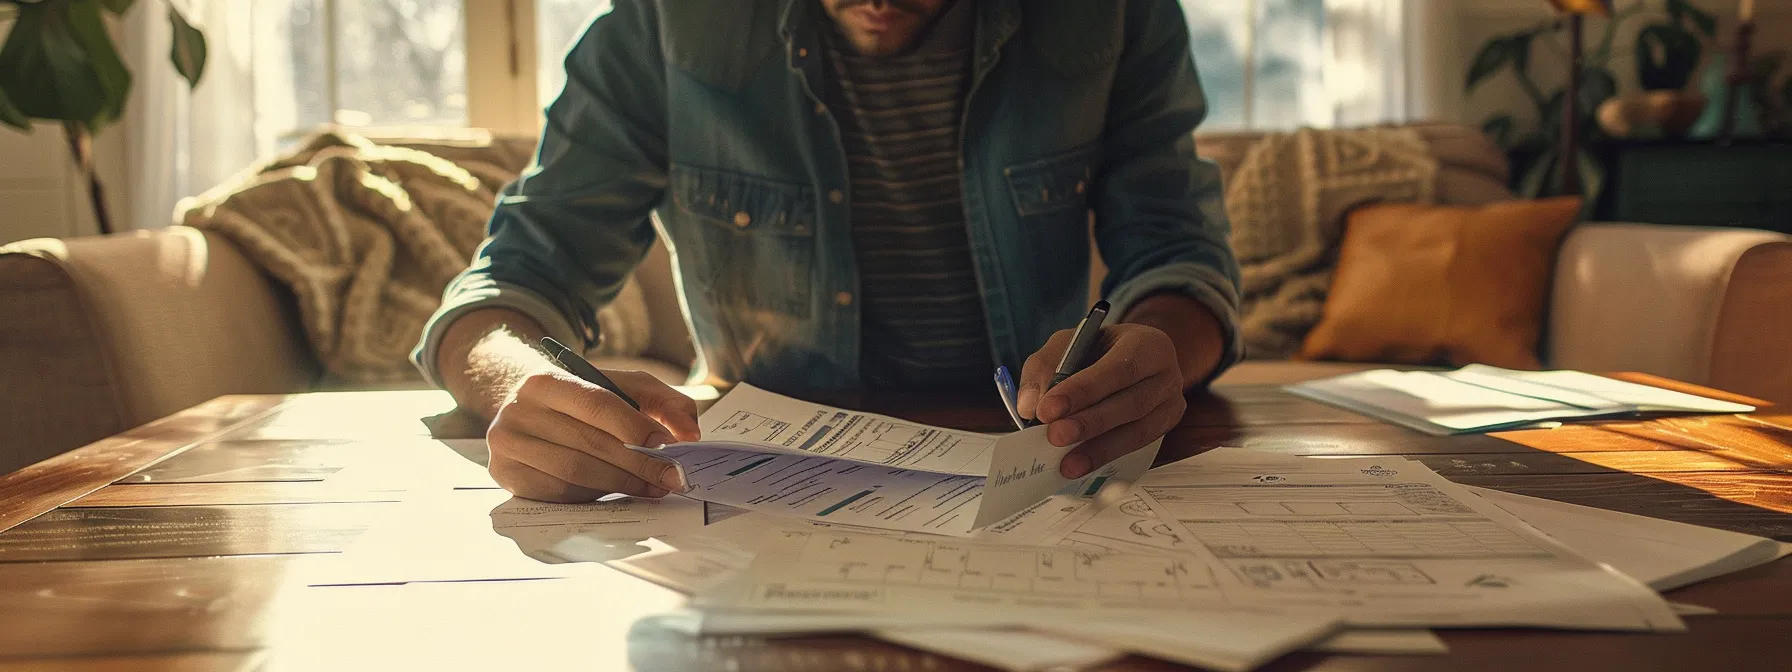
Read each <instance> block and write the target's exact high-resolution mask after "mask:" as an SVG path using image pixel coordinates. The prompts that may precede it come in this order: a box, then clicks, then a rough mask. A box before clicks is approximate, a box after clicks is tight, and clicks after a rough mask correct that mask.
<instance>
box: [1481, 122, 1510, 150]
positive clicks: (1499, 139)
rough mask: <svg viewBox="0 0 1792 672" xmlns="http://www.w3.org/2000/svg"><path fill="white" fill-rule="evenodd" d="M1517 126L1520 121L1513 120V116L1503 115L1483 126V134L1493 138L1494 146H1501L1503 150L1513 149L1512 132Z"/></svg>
mask: <svg viewBox="0 0 1792 672" xmlns="http://www.w3.org/2000/svg"><path fill="white" fill-rule="evenodd" d="M1517 125H1518V121H1517V120H1516V119H1513V118H1512V115H1510V114H1501V115H1497V116H1495V117H1493V118H1492V119H1488V120H1487V121H1486V123H1483V124H1481V132H1482V133H1486V134H1487V135H1488V136H1489V137H1491V138H1493V142H1494V144H1497V145H1499V146H1500V148H1501V149H1510V148H1511V147H1512V130H1513V129H1514V128H1515V127H1516V126H1517Z"/></svg>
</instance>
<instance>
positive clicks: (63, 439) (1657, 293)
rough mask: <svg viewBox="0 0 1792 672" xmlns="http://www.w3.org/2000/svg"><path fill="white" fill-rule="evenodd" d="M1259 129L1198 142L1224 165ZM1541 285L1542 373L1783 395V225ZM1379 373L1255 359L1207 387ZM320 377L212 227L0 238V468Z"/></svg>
mask: <svg viewBox="0 0 1792 672" xmlns="http://www.w3.org/2000/svg"><path fill="white" fill-rule="evenodd" d="M1414 128H1415V129H1417V130H1418V132H1419V133H1420V134H1421V136H1422V137H1423V138H1424V139H1425V141H1426V142H1427V144H1428V145H1429V146H1430V148H1431V150H1432V151H1433V153H1434V154H1435V155H1436V156H1437V157H1438V158H1439V161H1440V164H1441V167H1442V170H1441V172H1440V175H1439V183H1438V198H1439V200H1440V201H1442V202H1445V203H1460V204H1475V203H1484V202H1488V201H1492V200H1498V199H1504V198H1511V197H1512V196H1511V194H1510V192H1508V191H1507V190H1506V188H1505V186H1504V185H1505V184H1506V177H1507V173H1506V171H1507V168H1506V164H1505V160H1504V157H1503V155H1502V154H1501V153H1500V151H1499V150H1498V149H1497V148H1496V147H1494V146H1493V145H1492V144H1491V143H1489V142H1488V141H1487V140H1486V138H1485V137H1484V136H1482V135H1481V134H1480V133H1479V132H1478V131H1475V130H1473V129H1469V128H1465V127H1461V126H1454V125H1442V124H1431V125H1420V126H1415V127H1414ZM1256 137H1257V136H1255V135H1253V134H1203V135H1200V136H1198V140H1199V144H1200V146H1201V150H1202V153H1203V154H1204V155H1206V156H1208V157H1210V158H1213V159H1214V160H1215V161H1217V162H1218V163H1219V164H1220V165H1221V166H1222V168H1223V169H1224V170H1225V171H1226V172H1227V173H1228V174H1230V171H1231V170H1232V169H1234V168H1236V167H1237V165H1238V164H1239V162H1240V161H1241V160H1242V159H1243V157H1244V154H1245V150H1246V148H1248V147H1249V145H1250V144H1251V143H1252V142H1253V141H1254V140H1255V139H1256ZM502 141H503V142H512V143H527V142H530V141H529V140H527V139H521V138H512V139H506V140H502ZM0 216H5V215H4V214H0ZM1092 273H1093V274H1094V275H1095V276H1096V279H1099V277H1100V276H1101V274H1102V273H1104V269H1102V268H1100V267H1097V268H1095V269H1092ZM636 279H637V281H638V282H639V283H640V285H641V287H642V290H643V292H644V293H645V295H646V299H647V304H648V318H649V322H650V323H651V330H652V334H653V337H652V339H651V342H652V345H651V346H650V347H649V348H648V349H647V351H646V352H645V353H643V354H642V356H640V357H635V358H630V359H625V360H620V361H610V362H602V364H603V365H605V366H614V367H623V368H634V369H640V370H645V371H650V372H652V373H654V374H655V375H657V376H659V377H661V378H662V379H666V380H668V381H679V382H682V379H683V377H684V374H685V372H686V371H687V370H688V367H689V365H690V362H691V359H692V348H691V344H690V341H689V337H688V335H687V333H686V331H685V325H684V320H683V317H682V316H681V314H680V312H679V308H678V299H677V295H676V293H675V288H674V285H673V282H672V278H671V273H670V267H669V255H668V254H667V251H666V250H665V249H664V248H663V246H657V247H656V248H655V249H654V251H653V252H652V253H651V254H650V255H649V257H648V259H647V261H646V263H645V264H644V265H643V266H642V267H641V269H640V270H639V271H637V278H636ZM1552 291H1553V296H1552V300H1551V302H1550V308H1549V314H1548V316H1547V318H1546V319H1547V327H1546V334H1545V339H1546V342H1545V354H1546V358H1545V361H1546V362H1547V364H1549V365H1550V366H1553V367H1561V368H1574V369H1582V370H1592V371H1613V370H1627V371H1642V372H1647V373H1653V374H1657V375H1661V376H1666V377H1670V378H1675V379H1679V380H1683V381H1687V382H1692V383H1699V384H1706V385H1710V386H1714V387H1718V388H1724V389H1728V390H1731V391H1734V392H1738V393H1742V394H1746V395H1750V396H1754V397H1758V398H1763V399H1770V400H1780V401H1785V402H1792V348H1788V347H1787V345H1786V344H1787V342H1788V341H1787V340H1786V339H1787V336H1786V335H1787V334H1792V237H1788V236H1785V235H1780V234H1774V233H1768V232H1762V231H1752V230H1740V229H1722V228H1690V227H1679V226H1652V225H1648V224H1626V223H1593V224H1586V225H1582V226H1581V227H1579V228H1578V229H1576V230H1575V231H1574V232H1573V233H1571V234H1570V235H1569V236H1568V237H1567V239H1566V240H1565V241H1564V243H1563V245H1562V247H1561V251H1560V254H1559V260H1558V263H1557V268H1556V273H1555V282H1554V287H1553V290H1552ZM1371 366H1375V365H1373V364H1360V363H1332V362H1271V361H1249V362H1246V363H1244V364H1242V365H1240V366H1238V367H1236V368H1234V369H1232V370H1231V371H1230V372H1228V373H1227V374H1226V375H1225V376H1223V377H1222V378H1220V380H1219V381H1218V384H1221V385H1226V384H1284V383H1290V382H1296V381H1300V380H1306V379H1310V378H1315V377H1321V376H1327V375H1334V374H1337V373H1343V372H1348V371H1353V370H1360V369H1363V368H1367V367H1371ZM320 385H327V383H323V382H321V381H320V373H319V367H318V365H317V363H316V362H315V361H314V360H313V359H312V358H311V357H310V355H309V353H308V350H307V348H306V346H305V344H304V343H303V342H302V336H301V331H300V329H299V327H298V320H297V316H296V313H295V311H294V308H293V306H292V305H291V298H290V296H289V295H288V294H287V292H285V291H284V290H283V289H282V288H281V287H279V286H277V285H276V284H275V283H274V282H273V281H272V280H271V279H270V278H269V277H267V276H266V275H264V274H262V273H261V272H259V271H258V270H257V269H256V268H255V267H253V266H252V265H251V264H250V263H249V261H248V260H247V259H246V258H245V257H244V256H243V254H242V253H241V252H240V251H238V250H237V249H236V248H235V247H234V246H233V245H232V244H231V243H229V242H227V241H225V240H223V239H221V238H218V237H216V236H213V235H208V234H204V233H201V232H199V231H197V230H194V229H189V228H184V227H171V228H168V229H162V230H155V231H136V232H131V233H125V234H118V235H113V236H107V237H89V238H74V239H64V240H56V239H39V240H30V241H23V242H19V243H15V244H12V245H9V246H5V247H0V473H5V472H7V471H11V470H13V469H17V468H18V467H21V466H24V465H27V464H31V463H33V462H36V461H39V460H42V459H44V458H47V457H50V456H52V455H55V454H58V453H61V452H63V451H66V450H69V449H71V448H75V447H78V446H80V445H83V444H86V443H88V442H91V441H94V440H97V439H100V438H103V437H106V436H109V435H112V434H115V433H118V432H121V431H123V430H125V429H129V428H131V427H134V426H136V425H139V424H142V423H145V422H148V421H151V420H154V419H156V418H159V417H162V416H165V415H168V414H170V413H174V412H176V411H180V410H182V409H184V408H187V407H189V406H192V405H194V404H197V403H199V402H201V401H205V400H207V399H210V398H212V397H216V396H219V395H223V394H232V393H290V392H299V391H305V390H312V389H318V388H319V386H320Z"/></svg>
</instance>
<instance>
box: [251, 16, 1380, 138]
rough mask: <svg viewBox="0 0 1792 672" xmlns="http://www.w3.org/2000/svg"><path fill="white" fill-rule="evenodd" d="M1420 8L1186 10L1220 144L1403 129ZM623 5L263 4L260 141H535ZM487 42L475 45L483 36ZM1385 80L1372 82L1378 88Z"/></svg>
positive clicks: (258, 55)
mask: <svg viewBox="0 0 1792 672" xmlns="http://www.w3.org/2000/svg"><path fill="white" fill-rule="evenodd" d="M1404 2H1405V0H1225V1H1213V0H1182V3H1183V8H1184V11H1185V13H1186V14H1187V17H1188V24H1189V32H1190V36H1191V38H1192V41H1193V50H1194V53H1195V59H1196V62H1197V64H1198V66H1199V67H1200V70H1201V77H1202V84H1203V86H1204V88H1205V89H1206V91H1207V94H1208V104H1209V106H1210V113H1209V116H1208V121H1207V124H1206V126H1205V128H1207V129H1211V130H1227V129H1288V128H1294V127H1297V126H1303V125H1305V126H1332V125H1339V124H1362V123H1374V122H1380V121H1388V120H1392V119H1394V118H1397V117H1399V116H1402V115H1401V114H1400V112H1401V111H1400V110H1397V109H1394V108H1395V107H1396V106H1397V105H1398V104H1399V93H1400V88H1401V86H1400V84H1399V82H1398V77H1399V73H1400V71H1401V70H1402V68H1401V67H1400V60H1399V56H1398V51H1399V49H1400V28H1399V27H1400V25H1401V23H1400V20H1399V17H1400V16H1401V14H1402V12H1403V10H1402V7H1403V6H1404ZM609 5H610V0H257V2H255V3H254V9H253V12H254V17H253V21H254V24H255V27H256V28H255V40H254V46H253V51H254V53H253V57H254V60H255V65H254V68H255V106H256V118H257V124H256V126H257V128H256V130H257V136H258V137H259V138H262V139H263V141H264V147H263V149H264V150H265V149H266V148H267V143H278V142H281V141H283V140H290V139H292V138H295V137H298V136H299V135H301V134H302V133H304V132H305V130H306V129H309V128H312V127H314V126H316V125H318V124H322V123H326V122H335V123H339V124H343V125H346V126H381V127H390V126H420V125H422V126H429V125H449V126H461V125H468V124H471V125H474V126H482V127H487V128H494V129H497V130H502V131H509V132H521V133H532V132H535V130H536V129H537V127H538V125H539V120H540V117H539V114H540V110H541V108H542V107H543V106H545V105H546V104H547V103H548V102H550V101H551V100H552V99H553V97H554V96H556V95H558V94H559V92H560V89H561V87H562V86H563V85H564V83H565V73H564V72H563V70H562V62H563V59H564V55H565V52H566V50H567V49H568V48H569V47H570V46H571V45H572V43H573V42H574V41H575V40H577V39H578V37H579V36H580V35H582V34H583V33H584V30H585V28H586V27H587V26H588V25H589V24H590V20H591V18H592V17H594V16H596V15H598V14H599V13H601V12H603V11H607V10H608V9H609ZM469 26H472V27H473V30H471V31H469V30H468V27H469ZM1371 74H1372V75H1373V76H1371Z"/></svg>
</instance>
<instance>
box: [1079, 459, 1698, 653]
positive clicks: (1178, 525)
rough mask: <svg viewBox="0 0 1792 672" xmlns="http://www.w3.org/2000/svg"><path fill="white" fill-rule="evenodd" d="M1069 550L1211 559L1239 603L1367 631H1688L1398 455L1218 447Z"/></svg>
mask: <svg viewBox="0 0 1792 672" xmlns="http://www.w3.org/2000/svg"><path fill="white" fill-rule="evenodd" d="M1135 497H1136V499H1134V500H1130V501H1128V502H1126V503H1123V504H1122V505H1120V506H1118V507H1114V508H1112V509H1109V510H1104V511H1102V512H1099V513H1097V514H1096V515H1095V516H1094V517H1092V518H1090V519H1089V521H1088V522H1086V523H1084V524H1082V525H1080V526H1079V527H1077V528H1076V529H1075V530H1073V531H1071V532H1070V533H1069V534H1066V535H1065V536H1064V538H1063V539H1062V540H1061V541H1060V543H1069V544H1071V545H1073V546H1081V547H1088V548H1108V547H1118V548H1138V547H1147V546H1155V547H1158V548H1161V549H1164V550H1168V551H1172V552H1177V553H1187V554H1192V555H1196V556H1198V557H1201V558H1203V559H1204V560H1205V561H1206V563H1207V564H1208V566H1210V567H1212V568H1213V571H1214V573H1215V575H1216V576H1218V577H1221V583H1222V585H1223V586H1225V592H1226V594H1227V598H1228V599H1229V600H1231V601H1232V602H1234V603H1237V604H1253V605H1283V606H1288V607H1300V606H1302V605H1320V606H1326V607H1338V606H1349V607H1350V614H1351V621H1350V622H1351V624H1352V625H1360V626H1381V627H1389V626H1504V625H1511V626H1538V627H1565V628H1596V629H1617V630H1664V631H1677V630H1681V629H1683V628H1684V626H1683V625H1682V624H1681V622H1680V620H1679V619H1678V618H1677V617H1675V616H1674V615H1673V613H1672V610H1671V609H1670V608H1669V607H1668V605H1667V603H1666V602H1665V601H1663V600H1662V599H1661V597H1660V596H1659V595H1657V594H1656V593H1655V592H1654V591H1653V590H1650V589H1649V588H1648V587H1647V586H1645V585H1643V584H1641V583H1639V582H1637V581H1636V580H1634V579H1632V578H1630V577H1628V576H1625V575H1623V574H1621V573H1619V572H1617V571H1616V570H1613V569H1612V568H1610V567H1608V566H1605V565H1603V564H1601V563H1599V562H1596V561H1594V560H1591V559H1588V558H1586V557H1585V556H1583V555H1581V554H1580V553H1577V552H1575V551H1574V550H1572V549H1570V548H1568V547H1566V546H1564V545H1562V544H1561V543H1560V542H1558V541H1556V540H1555V539H1553V538H1550V537H1549V536H1547V535H1544V534H1542V533H1539V532H1538V531H1537V530H1536V529H1534V528H1532V527H1531V526H1530V525H1528V524H1526V523H1524V522H1523V521H1522V520H1519V519H1518V518H1516V517H1514V516H1512V515H1511V514H1509V513H1507V512H1506V511H1504V510H1503V509H1500V508H1499V507H1497V506H1494V505H1492V504H1490V503H1489V502H1487V501H1485V500H1483V499H1482V498H1480V497H1477V496H1476V495H1474V494H1473V493H1472V492H1470V491H1468V490H1467V489H1465V488H1464V487H1463V486H1460V485H1457V484H1455V483H1451V482H1450V481H1448V480H1447V479H1444V478H1443V477H1441V476H1438V475H1437V474H1436V473H1435V472H1432V471H1431V470H1430V469H1428V468H1426V467H1425V466H1424V465H1422V464H1419V463H1417V462H1410V461H1407V460H1404V459H1401V458H1397V457H1395V458H1369V459H1314V458H1301V457H1289V456H1281V455H1273V454H1266V453H1260V452H1256V451H1248V450H1241V449H1236V448H1220V449H1216V450H1213V451H1209V452H1207V453H1204V454H1202V455H1199V456H1196V457H1193V458H1190V459H1187V460H1183V461H1181V462H1177V463H1175V464H1171V465H1166V466H1164V467H1162V468H1160V469H1158V470H1157V471H1153V472H1151V473H1150V474H1147V475H1146V476H1145V477H1144V478H1143V479H1141V480H1140V482H1139V483H1138V487H1137V488H1136V492H1135Z"/></svg>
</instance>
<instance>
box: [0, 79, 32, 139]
mask: <svg viewBox="0 0 1792 672" xmlns="http://www.w3.org/2000/svg"><path fill="white" fill-rule="evenodd" d="M0 124H6V125H7V126H11V127H13V128H16V129H19V130H21V131H24V132H26V133H30V132H31V117H27V116H25V113H24V112H20V111H19V108H17V107H14V106H13V104H12V99H10V98H7V97H6V89H0Z"/></svg>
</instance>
